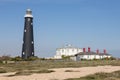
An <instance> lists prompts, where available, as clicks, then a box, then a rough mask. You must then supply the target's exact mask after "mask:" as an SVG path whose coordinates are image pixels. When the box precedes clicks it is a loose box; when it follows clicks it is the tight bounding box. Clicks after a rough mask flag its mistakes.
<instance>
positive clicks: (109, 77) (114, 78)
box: [65, 71, 120, 80]
mask: <svg viewBox="0 0 120 80" xmlns="http://www.w3.org/2000/svg"><path fill="white" fill-rule="evenodd" d="M65 80H120V71H115V72H113V73H103V72H101V73H96V74H93V75H88V76H85V77H81V78H70V79H65Z"/></svg>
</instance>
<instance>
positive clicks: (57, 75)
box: [0, 66, 120, 80]
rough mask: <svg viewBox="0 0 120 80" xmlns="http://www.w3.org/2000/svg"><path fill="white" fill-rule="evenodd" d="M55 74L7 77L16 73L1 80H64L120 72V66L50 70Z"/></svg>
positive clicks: (0, 78)
mask: <svg viewBox="0 0 120 80" xmlns="http://www.w3.org/2000/svg"><path fill="white" fill-rule="evenodd" d="M50 70H54V71H55V72H52V73H42V74H33V75H29V76H14V77H5V76H6V75H10V74H14V73H5V74H0V80H64V79H67V78H79V77H83V76H86V75H89V74H94V73H97V72H108V73H110V72H114V71H118V70H120V66H98V67H81V68H58V69H50Z"/></svg>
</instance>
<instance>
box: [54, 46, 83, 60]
mask: <svg viewBox="0 0 120 80" xmlns="http://www.w3.org/2000/svg"><path fill="white" fill-rule="evenodd" d="M79 52H83V49H81V48H76V47H73V46H72V45H70V44H68V45H66V46H65V47H63V48H58V49H57V50H56V55H55V56H54V58H55V59H62V56H73V55H75V54H77V53H79Z"/></svg>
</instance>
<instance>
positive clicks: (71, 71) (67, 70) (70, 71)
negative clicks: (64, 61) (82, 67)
mask: <svg viewBox="0 0 120 80" xmlns="http://www.w3.org/2000/svg"><path fill="white" fill-rule="evenodd" d="M65 72H80V71H74V70H65Z"/></svg>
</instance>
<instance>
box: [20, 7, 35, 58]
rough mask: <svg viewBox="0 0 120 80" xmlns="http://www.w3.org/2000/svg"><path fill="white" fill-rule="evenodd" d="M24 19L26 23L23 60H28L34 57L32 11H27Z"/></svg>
mask: <svg viewBox="0 0 120 80" xmlns="http://www.w3.org/2000/svg"><path fill="white" fill-rule="evenodd" d="M24 18H25V23H24V35H23V44H22V58H23V59H28V58H29V57H32V56H34V39H33V16H32V11H31V10H30V9H27V11H26V14H25V16H24Z"/></svg>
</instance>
